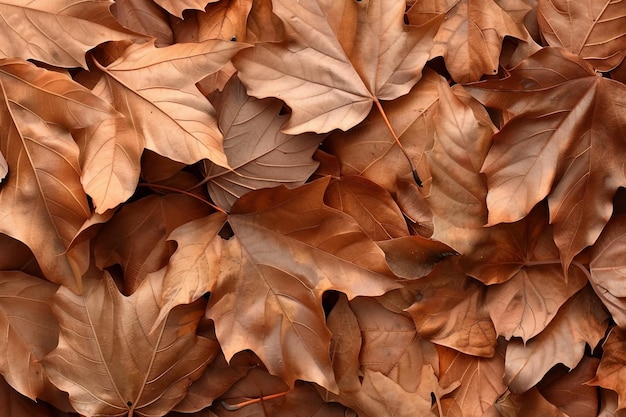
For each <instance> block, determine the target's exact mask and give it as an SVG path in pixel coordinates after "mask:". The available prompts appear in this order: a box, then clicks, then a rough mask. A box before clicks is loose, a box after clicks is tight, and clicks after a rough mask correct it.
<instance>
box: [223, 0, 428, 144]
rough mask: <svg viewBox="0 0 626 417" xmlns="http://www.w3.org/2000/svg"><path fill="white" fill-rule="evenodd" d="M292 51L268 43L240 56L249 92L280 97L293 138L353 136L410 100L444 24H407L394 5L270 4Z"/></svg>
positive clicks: (399, 5)
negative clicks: (384, 109)
mask: <svg viewBox="0 0 626 417" xmlns="http://www.w3.org/2000/svg"><path fill="white" fill-rule="evenodd" d="M272 5H273V10H274V13H276V14H277V15H278V16H279V17H280V18H281V20H282V21H283V23H284V24H285V31H286V35H287V38H288V40H289V44H288V45H286V44H273V43H264V44H257V45H256V46H255V48H253V49H250V50H249V51H246V52H242V53H240V54H239V55H238V56H237V57H236V59H235V65H236V66H237V68H238V69H239V71H240V78H241V80H242V81H243V82H244V84H245V85H246V87H248V92H249V93H250V94H251V95H253V96H255V97H259V98H263V97H278V98H280V99H282V100H284V101H285V102H286V103H287V104H288V105H289V106H290V107H291V108H292V109H293V113H292V115H291V117H290V119H289V121H288V123H287V124H286V125H285V131H286V132H288V133H291V134H295V133H302V132H307V131H314V132H319V133H323V132H329V131H331V130H333V129H337V128H339V129H342V130H347V129H349V128H351V127H353V126H355V125H357V124H358V123H359V122H361V121H362V120H363V119H365V117H366V116H367V114H368V113H369V111H370V109H371V108H372V104H373V103H374V102H375V101H378V100H393V99H395V98H398V97H400V96H402V95H404V94H406V93H408V92H409V90H410V89H411V87H413V85H414V84H415V83H416V82H417V81H418V80H419V79H420V77H421V72H422V68H423V66H424V64H425V63H426V60H427V59H428V53H429V49H430V46H431V39H432V35H433V33H434V30H436V29H437V27H438V25H439V20H438V19H434V20H433V21H429V22H427V23H426V24H425V25H423V27H420V28H418V27H409V26H406V25H405V24H404V21H403V16H404V9H405V5H404V3H403V2H397V1H393V0H366V1H361V2H355V1H352V0H341V1H328V0H319V1H318V0H316V1H308V2H298V1H296V0H277V1H274V2H273V3H272Z"/></svg>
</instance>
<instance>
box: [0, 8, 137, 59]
mask: <svg viewBox="0 0 626 417" xmlns="http://www.w3.org/2000/svg"><path fill="white" fill-rule="evenodd" d="M110 6H111V3H110V2H108V1H94V0H87V1H77V0H38V1H24V0H19V1H3V2H2V3H0V16H2V19H1V22H2V23H1V24H0V33H1V34H2V39H4V40H5V42H3V47H2V53H0V57H1V58H12V57H16V58H23V59H36V60H38V61H42V62H46V63H48V64H51V65H56V66H59V67H83V68H87V63H86V61H85V53H86V52H87V51H88V50H89V49H91V48H93V47H94V46H96V45H98V44H100V43H103V42H106V41H113V40H122V39H138V38H141V36H139V35H137V34H134V33H133V32H130V31H128V30H127V29H124V28H123V27H122V26H121V25H120V24H119V23H118V22H117V21H116V20H115V18H114V17H113V15H112V14H111V12H110V11H109V7H110ZM25 34H27V35H25Z"/></svg>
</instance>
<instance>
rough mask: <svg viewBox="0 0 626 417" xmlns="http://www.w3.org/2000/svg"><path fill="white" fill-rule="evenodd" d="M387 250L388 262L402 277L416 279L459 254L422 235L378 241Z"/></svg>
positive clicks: (395, 272) (394, 271)
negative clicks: (448, 258)
mask: <svg viewBox="0 0 626 417" xmlns="http://www.w3.org/2000/svg"><path fill="white" fill-rule="evenodd" d="M376 243H377V244H378V246H379V247H380V248H381V249H382V250H383V251H384V252H385V258H386V259H387V264H388V265H389V268H391V270H392V271H393V273H394V274H396V275H397V276H399V277H401V278H406V279H415V278H421V277H425V276H426V275H428V274H429V273H430V272H431V271H432V270H433V268H434V267H435V265H437V263H439V262H441V261H443V260H444V259H445V258H447V257H448V256H452V255H457V253H456V252H455V251H453V250H452V249H450V247H449V246H447V245H444V244H443V243H441V242H439V241H437V240H431V239H427V238H425V237H422V236H420V235H411V236H404V237H399V238H396V239H389V240H383V241H380V242H376Z"/></svg>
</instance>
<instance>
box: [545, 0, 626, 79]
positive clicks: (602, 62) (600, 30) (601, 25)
mask: <svg viewBox="0 0 626 417" xmlns="http://www.w3.org/2000/svg"><path fill="white" fill-rule="evenodd" d="M537 21H538V23H539V28H540V29H541V35H542V36H543V38H544V39H545V40H546V42H547V43H548V44H549V45H550V46H560V47H563V48H565V49H567V50H569V51H570V52H572V53H574V54H577V55H580V56H581V57H583V58H585V59H586V60H587V61H589V63H590V64H591V65H593V66H594V67H595V68H597V69H599V70H600V71H610V70H612V69H613V68H615V67H617V66H618V65H619V64H620V63H621V62H622V60H623V59H624V55H625V54H626V31H624V24H626V12H625V11H624V7H623V5H622V4H621V2H612V1H609V0H601V1H592V2H579V1H567V0H540V1H539V2H538V4H537ZM574 21H575V22H576V24H575V25H572V22H574Z"/></svg>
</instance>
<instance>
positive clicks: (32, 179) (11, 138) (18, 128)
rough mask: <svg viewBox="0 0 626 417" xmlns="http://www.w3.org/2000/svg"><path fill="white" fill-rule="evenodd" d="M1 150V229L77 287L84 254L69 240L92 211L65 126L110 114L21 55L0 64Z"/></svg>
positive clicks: (53, 276)
mask: <svg viewBox="0 0 626 417" xmlns="http://www.w3.org/2000/svg"><path fill="white" fill-rule="evenodd" d="M0 85H1V87H0V88H1V91H0V124H1V125H2V126H3V129H2V134H1V140H0V152H1V153H2V154H3V155H4V157H5V158H6V160H7V163H8V165H9V171H10V172H11V174H10V175H9V176H8V178H7V179H6V180H5V181H3V183H2V189H1V192H0V232H2V233H5V234H7V235H9V236H11V237H13V238H15V239H17V240H20V241H22V242H24V243H25V244H26V245H27V246H28V247H30V249H31V250H32V251H33V253H34V255H35V257H36V258H37V261H38V262H39V264H40V265H41V267H42V269H43V272H44V274H46V277H47V278H48V279H50V280H52V281H54V282H56V283H62V284H63V285H66V286H68V287H69V288H72V289H74V290H75V291H80V280H81V275H82V273H83V272H84V270H85V269H86V266H87V263H88V262H89V261H88V252H87V248H86V247H85V246H84V245H83V246H81V247H77V248H75V249H74V250H71V251H68V249H69V246H70V242H71V241H72V240H73V239H74V237H75V235H76V233H77V232H78V230H79V229H80V228H81V227H82V225H83V222H85V221H86V220H87V219H88V218H89V216H90V209H89V206H88V204H87V196H86V195H85V192H84V191H83V189H82V185H81V183H80V167H79V162H78V157H79V148H78V146H77V145H76V143H75V142H74V140H73V139H72V136H71V135H70V132H69V129H70V128H82V127H86V126H89V125H91V124H94V123H98V122H101V121H102V120H106V119H107V118H110V117H114V116H115V115H116V112H115V110H113V108H112V107H111V106H110V105H109V104H107V103H106V102H105V101H104V100H101V99H100V98H98V97H96V96H95V95H94V94H93V93H91V92H90V91H89V90H87V89H85V88H84V87H82V86H80V85H79V84H77V83H76V82H74V81H72V80H71V79H70V78H69V77H67V76H66V75H63V74H59V73H56V72H52V71H47V70H44V69H42V68H37V67H35V66H34V65H32V64H30V63H28V62H25V61H22V60H3V61H2V62H1V63H0Z"/></svg>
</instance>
